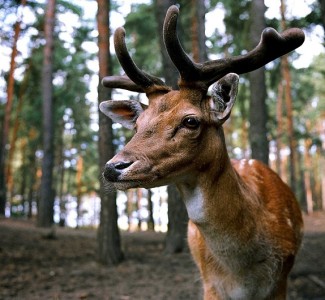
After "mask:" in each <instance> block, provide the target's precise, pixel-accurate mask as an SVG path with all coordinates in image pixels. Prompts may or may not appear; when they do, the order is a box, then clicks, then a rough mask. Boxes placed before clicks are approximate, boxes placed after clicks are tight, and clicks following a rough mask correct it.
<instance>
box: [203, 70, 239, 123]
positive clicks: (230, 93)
mask: <svg viewBox="0 0 325 300" xmlns="http://www.w3.org/2000/svg"><path fill="white" fill-rule="evenodd" d="M238 81H239V76H238V75H237V74H234V73H229V74H227V75H226V76H224V77H222V78H221V79H220V80H218V81H217V82H216V83H215V84H214V85H213V87H212V92H211V98H210V102H209V104H210V114H211V118H212V120H213V121H214V122H216V123H217V124H218V125H222V124H223V123H224V122H225V121H226V120H227V119H228V118H229V116H230V113H231V109H232V107H233V105H234V104H235V100H236V96H237V90H238Z"/></svg>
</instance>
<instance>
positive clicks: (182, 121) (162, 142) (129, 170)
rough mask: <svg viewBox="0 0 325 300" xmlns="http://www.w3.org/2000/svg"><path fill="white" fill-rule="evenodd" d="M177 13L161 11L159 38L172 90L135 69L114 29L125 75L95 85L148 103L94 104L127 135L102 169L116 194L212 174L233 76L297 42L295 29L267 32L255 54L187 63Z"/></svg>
mask: <svg viewBox="0 0 325 300" xmlns="http://www.w3.org/2000/svg"><path fill="white" fill-rule="evenodd" d="M178 14H179V9H178V8H177V6H171V7H170V8H169V10H168V12H167V14H166V18H165V22H164V28H163V37H164V42H165V45H166V49H167V52H168V54H169V56H170V58H171V60H172V61H173V63H174V65H175V66H176V68H177V69H178V71H179V73H180V80H179V84H178V85H179V90H172V89H171V88H170V87H168V86H166V85H165V83H164V82H163V81H162V80H160V79H159V78H157V77H154V76H152V75H149V74H147V73H146V72H144V71H142V70H140V69H139V68H138V67H137V66H136V65H135V63H134V62H133V60H132V58H131V57H130V55H129V53H128V51H127V48H126V45H125V31H124V29H123V28H118V29H117V30H116V31H115V34H114V44H115V50H116V55H117V57H118V59H119V62H120V64H121V65H122V67H123V69H124V71H125V73H126V74H127V75H124V76H110V77H105V78H104V79H103V81H102V83H103V85H104V86H106V87H110V88H122V89H126V90H130V91H137V92H144V93H146V95H147V97H148V99H149V105H148V106H145V105H143V104H141V103H139V102H137V101H134V100H125V101H117V100H111V101H105V102H102V103H101V104H100V110H101V111H102V112H103V113H104V114H105V115H107V116H108V117H110V118H111V119H112V120H113V121H115V122H119V123H121V124H122V125H123V126H125V127H126V128H129V129H134V130H135V135H134V136H133V138H132V139H131V141H130V142H129V143H128V144H127V145H126V146H125V148H124V149H123V150H122V151H121V152H120V153H118V154H117V155H116V156H115V157H113V158H112V159H111V160H109V161H108V162H107V164H106V166H105V170H104V173H103V174H104V177H105V179H106V180H107V181H109V182H112V183H113V184H114V185H115V187H116V188H118V189H122V190H124V189H128V188H132V187H140V186H141V187H147V188H148V187H154V186H159V185H165V184H168V183H171V182H188V181H192V180H195V178H197V177H198V175H199V174H200V173H201V172H204V171H205V170H206V169H207V168H209V169H211V168H212V169H213V170H214V172H215V173H216V174H217V173H218V172H220V170H222V168H223V165H224V163H225V162H226V161H227V159H226V158H227V157H228V156H227V152H226V147H225V142H224V136H223V130H222V126H221V125H222V124H223V123H224V122H225V121H226V120H227V119H228V117H229V116H230V113H231V109H232V107H233V105H234V103H235V99H236V94H237V86H238V75H237V74H242V73H247V72H250V71H253V70H255V69H258V68H260V67H262V66H264V65H265V64H267V63H268V62H270V61H272V60H274V59H276V58H278V57H280V56H282V55H284V54H286V53H288V52H290V51H292V50H294V49H295V48H297V47H299V46H300V45H301V44H302V43H303V41H304V34H303V32H302V31H301V30H300V29H289V30H286V31H285V32H283V33H282V34H278V33H277V32H276V31H275V30H274V29H272V28H267V29H265V30H264V31H263V33H262V36H261V40H260V43H259V44H258V45H257V46H256V48H255V49H253V50H252V51H250V52H248V53H247V54H245V55H242V56H237V57H231V58H225V59H218V60H213V61H207V62H204V63H194V62H193V61H192V60H191V59H190V58H189V56H187V54H186V53H185V51H184V50H183V48H182V46H181V44H180V42H179V40H178V37H177V33H176V29H177V28H176V27H177V18H178ZM235 73H237V74H235ZM212 84H213V88H212V93H211V94H212V95H211V96H208V94H207V91H208V88H209V87H210V86H211V85H212Z"/></svg>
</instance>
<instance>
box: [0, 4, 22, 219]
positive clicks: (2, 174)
mask: <svg viewBox="0 0 325 300" xmlns="http://www.w3.org/2000/svg"><path fill="white" fill-rule="evenodd" d="M25 5H26V0H22V1H21V6H22V7H24V6H25ZM21 18H22V16H21V15H18V16H17V22H16V24H15V29H14V30H15V33H14V40H13V45H12V52H11V59H10V69H9V77H8V86H7V103H6V107H5V115H4V119H3V126H2V132H1V138H0V215H4V214H5V208H6V202H7V197H6V194H7V189H6V156H7V152H6V149H7V142H8V137H9V127H10V116H11V110H12V102H13V101H12V100H13V95H14V82H15V79H14V72H15V68H16V56H17V42H18V38H19V34H20V30H21Z"/></svg>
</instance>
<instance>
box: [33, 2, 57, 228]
mask: <svg viewBox="0 0 325 300" xmlns="http://www.w3.org/2000/svg"><path fill="white" fill-rule="evenodd" d="M55 4H56V3H55V0H48V2H47V7H46V15H45V46H44V61H43V70H42V96H43V152H44V155H43V161H42V180H41V187H40V200H39V205H38V219H37V221H38V222H37V224H38V226H40V227H51V225H52V224H53V203H54V190H53V165H54V149H53V146H54V145H53V140H54V114H53V111H54V110H53V85H52V78H53V50H54V37H53V35H54V22H55Z"/></svg>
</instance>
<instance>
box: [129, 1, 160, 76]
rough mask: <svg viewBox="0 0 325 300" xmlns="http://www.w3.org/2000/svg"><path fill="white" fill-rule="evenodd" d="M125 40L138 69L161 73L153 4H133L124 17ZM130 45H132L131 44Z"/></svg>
mask: <svg viewBox="0 0 325 300" xmlns="http://www.w3.org/2000/svg"><path fill="white" fill-rule="evenodd" d="M124 27H125V30H126V32H127V33H126V42H127V44H128V48H129V49H130V53H131V55H132V58H133V60H134V61H135V62H136V64H137V65H138V66H139V68H140V69H144V70H149V72H150V73H152V74H156V75H159V74H161V57H160V50H159V42H158V35H157V24H156V22H155V14H154V8H153V5H152V4H151V5H147V4H133V5H132V6H131V12H130V13H129V14H128V15H127V17H126V19H125V26H124ZM131 45H132V46H131Z"/></svg>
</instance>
